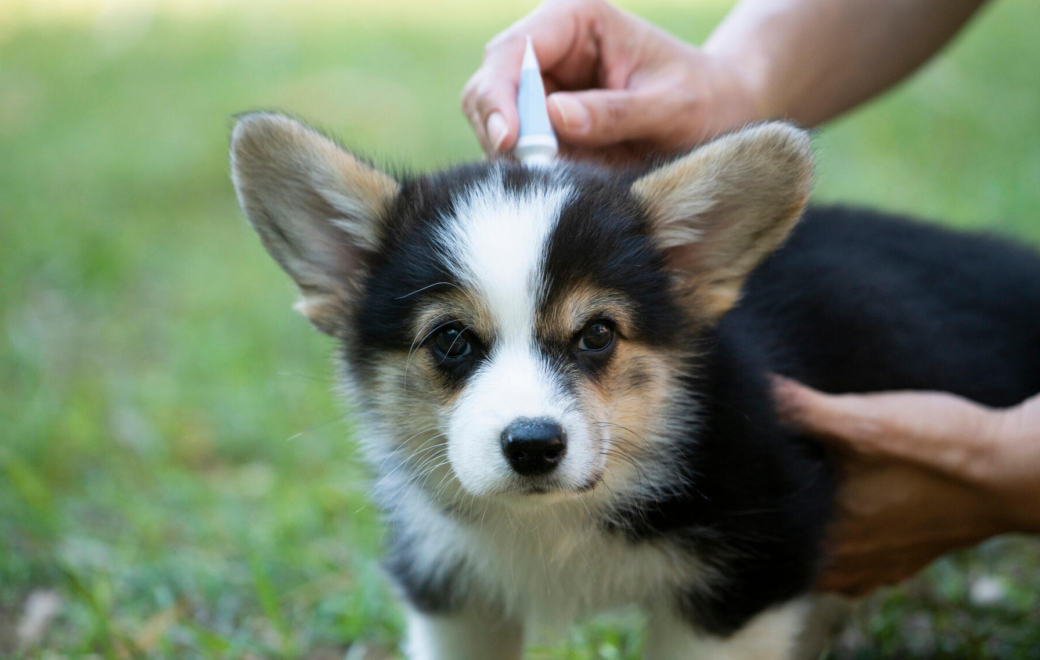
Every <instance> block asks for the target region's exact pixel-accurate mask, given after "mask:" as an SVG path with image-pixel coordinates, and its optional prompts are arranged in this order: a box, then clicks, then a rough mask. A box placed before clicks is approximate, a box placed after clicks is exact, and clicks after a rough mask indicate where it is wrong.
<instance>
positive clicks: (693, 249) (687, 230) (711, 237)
mask: <svg viewBox="0 0 1040 660" xmlns="http://www.w3.org/2000/svg"><path fill="white" fill-rule="evenodd" d="M811 183H812V159H811V153H810V149H809V137H808V134H807V133H805V131H801V130H799V129H796V128H793V127H791V126H788V125H786V124H780V123H769V124H762V125H760V126H755V127H752V128H749V129H746V130H743V131H740V132H739V133H734V134H731V135H727V136H725V137H722V138H719V139H718V140H715V141H714V142H711V143H710V144H707V145H705V146H703V147H700V148H698V149H696V150H694V151H693V152H691V153H690V154H689V155H687V156H685V157H683V158H681V159H679V160H677V161H675V162H673V163H670V164H668V165H666V166H664V167H661V168H659V169H657V170H655V171H653V172H651V173H650V174H647V175H646V176H644V177H642V178H641V179H639V180H638V181H636V182H635V183H634V184H633V185H632V192H633V194H635V196H636V197H638V198H639V199H641V200H642V201H643V202H644V203H645V204H646V207H647V209H648V211H649V212H650V216H651V218H652V220H653V222H654V232H655V234H656V237H657V240H658V244H659V245H660V246H661V248H663V249H665V250H667V251H668V253H669V259H670V261H671V264H672V266H673V267H674V268H675V269H676V271H677V273H678V274H679V283H680V289H681V291H680V293H681V295H683V296H684V297H688V298H689V299H690V300H689V302H690V303H691V306H693V307H696V308H698V313H699V315H700V316H702V317H703V318H704V320H707V321H713V320H715V319H717V318H718V317H720V316H721V315H722V314H723V313H725V312H726V311H727V310H729V309H730V308H731V307H732V306H733V305H734V304H736V302H737V300H738V298H739V295H740V287H741V285H742V284H743V282H744V279H745V278H746V277H747V275H748V274H749V273H750V272H751V270H752V269H754V268H755V266H757V265H758V264H759V263H761V261H762V260H763V259H764V258H765V257H766V256H767V255H769V253H771V252H772V251H773V250H775V249H776V248H777V247H778V246H779V245H780V243H782V242H783V240H784V239H785V238H786V237H787V235H788V233H790V231H791V229H792V228H793V227H794V225H795V224H796V223H797V222H798V218H799V217H800V215H801V212H802V209H803V208H804V206H805V203H806V200H807V199H808V196H809V189H810V187H811Z"/></svg>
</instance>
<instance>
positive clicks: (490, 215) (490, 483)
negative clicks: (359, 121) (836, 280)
mask: <svg viewBox="0 0 1040 660" xmlns="http://www.w3.org/2000/svg"><path fill="white" fill-rule="evenodd" d="M231 162H232V171H233V178H234V182H235V186H236V189H237V192H238V197H239V201H240V203H241V205H242V208H243V209H244V210H245V212H246V215H247V216H248V218H249V221H250V222H251V224H252V225H253V227H254V228H255V229H256V231H257V233H258V234H259V235H260V238H261V240H262V241H263V243H264V246H265V247H266V248H267V250H268V251H269V252H270V253H271V255H272V256H273V257H274V259H275V260H276V261H277V262H278V263H279V264H280V265H281V266H282V268H283V269H284V270H285V271H286V272H287V273H288V274H289V275H290V276H291V277H292V278H293V280H295V282H296V284H297V285H298V287H299V289H300V292H301V293H302V300H301V301H300V303H299V304H298V306H297V308H298V309H299V310H300V311H301V312H302V313H303V314H304V315H305V316H306V317H307V318H308V319H310V321H311V322H312V323H313V324H314V325H315V326H316V327H317V328H318V329H320V330H322V331H323V332H326V333H328V334H330V335H332V336H334V337H336V338H338V339H339V341H340V342H341V344H342V355H343V357H344V364H345V365H346V369H345V373H346V376H347V380H348V381H349V383H351V384H352V385H353V391H354V397H355V401H356V403H357V404H358V406H359V408H361V410H362V413H363V414H364V415H365V417H366V418H367V419H368V420H369V422H370V424H369V427H368V433H369V437H368V438H366V440H367V441H368V443H369V446H370V449H371V451H372V455H373V458H375V459H377V460H387V461H389V462H388V466H392V468H390V467H388V468H385V469H384V470H385V471H387V472H389V470H390V469H393V470H400V474H402V475H407V477H406V480H407V481H409V482H411V483H412V484H414V485H415V486H416V487H419V488H421V489H423V490H424V491H425V492H427V493H428V494H430V495H431V496H433V497H435V498H447V497H449V496H450V497H451V498H453V500H454V498H455V497H456V496H457V495H458V494H459V493H462V494H464V495H466V496H469V497H472V498H475V499H481V498H489V497H491V498H502V499H505V500H515V501H521V500H523V501H528V502H530V501H539V502H542V501H551V500H553V499H559V498H567V497H569V496H572V495H573V494H574V493H584V492H590V491H595V490H596V489H597V486H598V485H599V484H600V483H602V482H606V483H607V485H608V486H610V485H611V484H613V485H614V486H613V487H614V488H623V487H625V486H626V484H628V485H632V484H637V483H639V482H640V481H645V479H646V469H647V467H648V466H649V465H651V464H652V463H654V461H655V460H656V461H657V463H656V464H661V460H660V459H661V456H662V455H664V454H666V453H667V447H668V444H669V443H668V441H667V438H668V437H669V428H668V427H669V425H675V424H685V423H687V422H688V421H689V420H684V419H681V418H682V417H683V415H685V414H688V413H689V410H690V406H691V404H690V402H689V401H688V400H686V399H684V396H685V395H684V389H685V388H684V387H683V386H682V384H681V383H680V379H681V377H682V375H683V374H684V373H688V372H689V368H690V364H691V361H695V360H696V356H695V355H691V349H692V347H693V345H694V342H693V338H694V337H695V336H696V333H697V332H698V331H699V330H700V329H703V328H704V327H706V326H710V325H711V324H713V323H715V322H716V321H717V320H718V319H719V318H720V317H721V316H722V315H723V314H724V313H725V312H726V311H727V310H728V309H730V308H731V307H732V306H733V305H734V304H735V303H736V301H737V299H738V297H739V293H740V288H741V285H742V283H743V281H744V279H745V278H746V277H747V275H748V273H749V272H750V271H751V270H752V269H753V268H754V267H755V266H756V265H757V264H758V263H759V262H760V261H761V260H762V259H763V258H764V257H765V256H766V255H768V254H769V253H770V252H771V251H772V250H774V249H775V248H776V247H777V246H778V245H779V244H780V243H781V242H782V241H783V240H784V238H785V237H786V235H787V234H788V232H789V231H790V230H791V228H792V227H793V226H794V224H795V223H796V222H797V220H798V217H799V216H800V213H801V210H802V208H803V206H804V204H805V201H806V198H807V196H808V191H809V185H810V180H811V165H810V153H809V143H808V138H807V135H806V134H805V133H804V132H803V131H800V130H798V129H795V128H792V127H790V126H787V125H784V124H778V123H773V124H763V125H759V126H755V127H751V128H748V129H746V130H743V131H740V132H738V133H734V134H731V135H728V136H725V137H722V138H719V139H718V140H716V141H714V142H712V143H710V144H708V145H706V146H703V147H700V148H698V149H696V150H694V151H693V152H691V153H690V154H688V155H687V156H685V157H683V158H680V159H678V160H675V161H672V162H670V163H667V164H665V165H663V166H661V167H659V168H656V169H652V170H651V171H649V172H647V173H644V174H642V175H631V174H616V173H609V172H605V171H602V170H597V169H588V168H583V167H579V166H573V165H560V166H557V167H555V168H551V169H531V168H525V167H522V166H519V165H516V164H512V163H483V164H477V165H470V166H464V167H460V168H456V169H451V170H447V171H444V172H440V173H436V174H432V175H428V176H420V177H403V178H395V177H393V176H391V175H389V174H386V173H384V172H382V171H380V170H378V169H376V168H374V167H373V166H371V165H369V164H367V163H365V162H364V161H362V160H360V159H358V158H357V157H355V156H353V155H351V154H349V153H348V152H346V151H344V150H343V149H341V148H340V147H339V146H337V145H336V144H335V143H333V142H332V141H330V140H329V139H327V138H326V137H324V136H323V135H321V134H320V133H318V132H316V131H314V130H312V129H309V128H307V127H305V126H303V125H301V124H299V123H297V122H295V121H293V120H291V119H288V118H285V117H281V116H276V115H268V114H256V115H249V116H246V117H244V118H242V119H241V120H240V121H239V122H238V124H237V126H236V127H235V130H234V134H233V137H232V144H231ZM654 457H656V458H654Z"/></svg>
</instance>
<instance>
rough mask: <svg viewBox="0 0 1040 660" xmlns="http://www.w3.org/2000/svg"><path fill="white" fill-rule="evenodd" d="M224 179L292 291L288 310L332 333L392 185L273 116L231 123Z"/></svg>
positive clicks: (375, 236) (375, 237)
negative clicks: (298, 296) (297, 295)
mask: <svg viewBox="0 0 1040 660" xmlns="http://www.w3.org/2000/svg"><path fill="white" fill-rule="evenodd" d="M231 178H232V180H233V181H234V183H235V190H236V192H237V193H238V202H239V204H240V205H241V206H242V210H243V211H245V214H246V217H248V218H249V222H250V224H252V225H253V228H254V229H255V230H256V233H257V234H259V235H260V240H261V241H263V244H264V247H266V248H267V251H268V252H270V253H271V256H272V257H274V259H275V261H277V262H278V263H279V265H281V267H282V269H283V270H285V272H286V273H288V274H289V275H290V276H291V277H292V278H293V280H295V281H296V284H297V286H299V287H300V291H301V293H302V294H303V300H301V301H300V302H299V303H298V304H297V305H296V309H298V310H299V311H300V312H301V313H303V315H304V316H306V317H307V318H308V319H310V321H311V323H313V324H314V325H315V326H316V327H317V328H318V329H319V330H321V331H322V332H325V333H328V334H330V335H336V334H338V330H339V328H340V327H341V325H342V319H343V318H344V315H345V314H346V312H347V310H348V308H349V305H350V303H351V300H352V299H354V298H355V297H356V295H357V293H358V290H357V289H358V287H357V282H358V274H359V271H360V268H361V266H362V264H363V261H364V257H365V255H366V254H370V253H372V252H374V251H375V250H376V249H377V247H378V245H379V240H380V223H381V222H382V220H383V217H384V215H385V214H386V211H387V208H388V206H389V205H390V203H391V202H392V201H393V199H394V197H395V196H396V195H397V192H398V190H399V187H400V186H399V184H398V183H397V181H395V180H394V179H393V178H391V177H389V176H387V175H386V174H383V173H382V172H380V171H378V170H376V169H375V168H373V167H371V166H370V165H368V164H367V163H364V162H362V161H360V160H358V159H357V158H355V157H354V156H352V155H350V154H348V153H347V152H346V151H344V150H343V149H341V148H340V147H339V146H338V145H337V144H335V143H334V142H332V141H331V140H329V139H328V138H326V137H325V136H323V135H321V134H320V133H318V132H317V131H314V130H312V129H310V128H307V127H306V126H304V125H302V124H300V123H299V122H296V121H294V120H292V119H289V118H288V117H283V116H280V115H273V114H250V115H246V116H244V117H241V118H240V119H239V120H238V123H237V124H236V125H235V129H234V132H233V133H232V135H231Z"/></svg>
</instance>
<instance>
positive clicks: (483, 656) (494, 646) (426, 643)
mask: <svg viewBox="0 0 1040 660" xmlns="http://www.w3.org/2000/svg"><path fill="white" fill-rule="evenodd" d="M405 650H406V652H407V653H408V657H409V658H411V660H520V656H521V653H522V652H523V629H522V628H521V627H520V625H519V624H517V623H516V622H513V621H503V620H502V619H500V618H497V617H494V616H491V615H489V614H488V613H486V612H479V611H476V610H473V609H471V610H468V611H466V612H464V613H461V614H456V615H453V616H450V617H441V616H430V615H428V614H421V613H419V612H416V611H414V610H412V611H409V613H408V638H407V639H406V640H405Z"/></svg>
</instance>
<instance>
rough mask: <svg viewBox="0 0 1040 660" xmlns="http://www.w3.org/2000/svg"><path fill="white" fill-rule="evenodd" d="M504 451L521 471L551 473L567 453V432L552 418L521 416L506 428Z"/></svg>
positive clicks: (535, 473)
mask: <svg viewBox="0 0 1040 660" xmlns="http://www.w3.org/2000/svg"><path fill="white" fill-rule="evenodd" d="M502 451H503V452H505V455H506V458H507V459H508V460H509V464H510V465H511V466H513V469H514V470H516V472H517V474H521V475H523V476H525V477H533V476H536V475H539V474H548V473H549V472H552V471H553V470H554V469H555V468H556V466H557V465H559V463H560V461H562V460H563V455H564V454H566V453H567V435H566V434H565V433H564V432H563V427H562V426H560V425H559V424H557V423H556V422H554V421H552V420H551V419H547V418H544V417H540V418H538V419H528V418H526V417H519V418H517V419H514V420H513V422H512V423H511V424H510V425H509V426H507V427H506V430H505V431H502Z"/></svg>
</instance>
